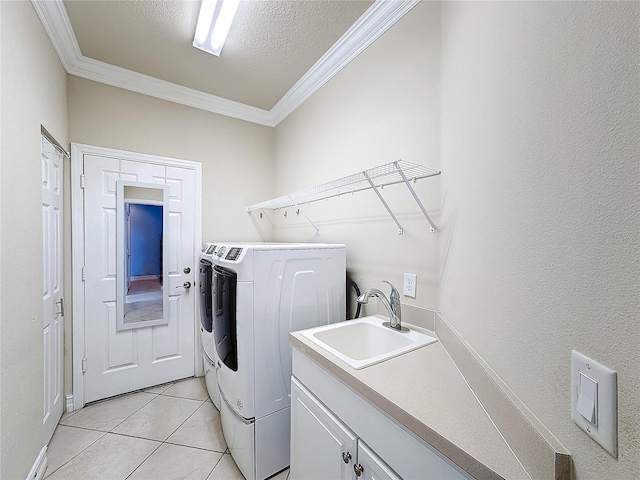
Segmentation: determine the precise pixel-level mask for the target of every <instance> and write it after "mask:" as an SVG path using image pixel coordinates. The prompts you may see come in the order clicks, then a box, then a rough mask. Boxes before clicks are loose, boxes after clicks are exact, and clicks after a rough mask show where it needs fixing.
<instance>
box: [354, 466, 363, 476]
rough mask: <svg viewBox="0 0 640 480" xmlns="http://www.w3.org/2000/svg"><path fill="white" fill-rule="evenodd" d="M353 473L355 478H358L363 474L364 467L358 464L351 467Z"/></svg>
mask: <svg viewBox="0 0 640 480" xmlns="http://www.w3.org/2000/svg"><path fill="white" fill-rule="evenodd" d="M353 471H354V472H355V473H356V477H359V476H360V475H362V472H364V467H363V466H362V465H360V464H359V463H358V464H357V465H354V466H353Z"/></svg>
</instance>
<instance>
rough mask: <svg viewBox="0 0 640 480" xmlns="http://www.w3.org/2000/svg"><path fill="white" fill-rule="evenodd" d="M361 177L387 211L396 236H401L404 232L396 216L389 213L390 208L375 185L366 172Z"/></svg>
mask: <svg viewBox="0 0 640 480" xmlns="http://www.w3.org/2000/svg"><path fill="white" fill-rule="evenodd" d="M401 172H402V170H401ZM362 175H364V178H365V179H366V180H367V182H369V185H371V188H372V189H373V191H374V192H376V195H377V196H378V198H379V199H380V201H381V202H382V205H384V208H386V209H387V213H389V215H391V218H393V221H394V222H396V225H397V226H398V235H402V233H403V232H404V229H403V228H402V225H400V222H399V221H398V219H397V218H396V216H395V215H394V214H393V212H392V211H391V208H389V205H388V204H387V202H385V200H384V198H383V197H382V194H381V193H380V192H379V191H378V187H376V185H375V184H374V183H373V181H372V180H371V178H370V177H369V175H368V174H367V172H366V170H365V171H363V172H362Z"/></svg>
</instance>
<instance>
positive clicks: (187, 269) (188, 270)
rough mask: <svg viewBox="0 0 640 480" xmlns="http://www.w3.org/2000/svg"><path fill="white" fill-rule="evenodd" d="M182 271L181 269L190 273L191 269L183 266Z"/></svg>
mask: <svg viewBox="0 0 640 480" xmlns="http://www.w3.org/2000/svg"><path fill="white" fill-rule="evenodd" d="M182 271H183V272H184V273H191V269H190V268H189V267H184V268H183V269H182Z"/></svg>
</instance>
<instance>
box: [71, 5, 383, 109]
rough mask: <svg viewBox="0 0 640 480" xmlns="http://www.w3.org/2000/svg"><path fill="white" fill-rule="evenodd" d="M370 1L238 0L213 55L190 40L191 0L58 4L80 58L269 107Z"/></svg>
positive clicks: (192, 25) (194, 17)
mask: <svg viewBox="0 0 640 480" xmlns="http://www.w3.org/2000/svg"><path fill="white" fill-rule="evenodd" d="M372 3H373V2H372V1H366V0H355V1H352V0H313V1H310V0H243V1H241V2H240V6H239V7H238V12H237V14H236V18H235V20H234V23H233V25H232V27H231V31H230V33H229V36H228V38H227V41H226V43H225V45H224V48H223V50H222V54H221V55H220V57H215V56H213V55H210V54H208V53H205V52H203V51H201V50H198V49H196V48H194V47H193V46H192V45H191V43H192V42H193V34H194V31H195V25H196V20H197V17H198V12H199V9H200V2H199V1H188V0H184V1H182V0H153V1H151V0H127V1H110V0H109V1H105V0H102V1H95V0H91V1H85V0H67V1H65V2H64V5H65V7H66V10H67V13H68V15H69V19H70V20H71V25H72V27H73V30H74V32H75V35H76V38H77V40H78V44H79V45H80V50H81V51H82V54H83V55H84V56H86V57H89V58H93V59H95V60H100V61H102V62H105V63H109V64H111V65H115V66H118V67H122V68H126V69H128V70H132V71H134V72H138V73H142V74H145V75H149V76H152V77H155V78H158V79H161V80H166V81H168V82H172V83H175V84H178V85H182V86H185V87H189V88H193V89H196V90H200V91H202V92H205V93H209V94H212V95H216V96H219V97H222V98H226V99H229V100H234V101H236V102H240V103H244V104H246V105H251V106H254V107H257V108H261V109H264V110H270V109H271V108H272V107H273V106H274V105H275V104H276V103H277V102H278V100H280V99H281V98H282V96H283V95H284V94H285V93H287V91H289V89H290V88H291V87H292V86H293V85H294V84H295V83H296V82H297V81H298V80H299V79H300V77H302V76H303V75H304V74H305V73H306V72H307V71H308V70H309V69H310V68H311V67H312V66H313V65H314V64H315V63H316V61H318V59H319V58H320V57H321V56H322V55H324V53H325V52H326V51H327V50H328V49H329V48H330V47H331V46H332V45H333V44H334V43H335V42H336V41H337V40H338V39H339V38H340V37H341V36H342V35H343V34H344V33H345V32H346V31H347V30H348V29H349V27H350V26H351V25H352V24H353V23H355V22H356V20H358V18H360V16H361V15H362V14H363V13H364V12H365V11H366V10H367V9H368V8H369V7H370V6H371V4H372Z"/></svg>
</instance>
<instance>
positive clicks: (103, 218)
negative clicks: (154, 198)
mask: <svg viewBox="0 0 640 480" xmlns="http://www.w3.org/2000/svg"><path fill="white" fill-rule="evenodd" d="M83 162H84V178H85V187H84V238H85V240H84V248H85V260H84V261H85V282H84V295H85V303H84V305H85V309H84V310H85V312H84V334H85V345H84V351H85V361H83V370H84V381H83V384H84V388H83V393H84V403H87V402H91V401H94V400H99V399H102V398H106V397H110V396H113V395H118V394H121V393H125V392H130V391H133V390H138V389H141V388H145V387H148V386H152V385H157V384H160V383H164V382H169V381H172V380H176V379H179V378H184V377H189V376H192V375H193V374H194V348H195V341H194V340H195V331H196V330H195V309H194V305H195V295H196V294H195V291H193V289H191V288H184V287H183V285H184V284H185V282H189V283H190V284H193V282H194V271H195V244H196V243H195V231H194V225H195V223H194V222H195V212H196V211H197V210H198V209H197V208H196V201H198V200H197V199H196V173H195V171H194V169H193V168H182V167H177V166H170V165H167V164H165V163H163V161H162V160H161V159H158V160H157V162H142V161H134V160H130V159H124V158H122V157H120V158H116V157H110V156H102V155H90V154H86V153H85V154H84V155H83ZM118 180H128V181H135V182H140V183H145V184H158V185H168V187H169V202H168V203H169V205H163V208H168V209H169V215H168V218H169V219H168V225H165V226H164V234H163V237H164V242H166V246H167V247H168V248H167V249H166V250H165V251H166V252H167V258H164V262H168V278H163V290H164V291H165V292H168V300H169V301H168V311H164V312H163V313H164V315H165V316H167V315H168V316H169V323H168V325H158V326H148V327H141V328H135V329H130V330H119V331H118V330H117V329H116V311H117V309H116V297H117V288H123V286H122V285H124V284H121V285H119V284H118V282H125V281H126V279H118V278H117V276H116V271H117V263H116V262H119V261H125V260H124V259H118V258H116V243H117V242H116V235H124V232H123V231H122V229H120V231H118V229H117V225H116V182H117V181H118Z"/></svg>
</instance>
